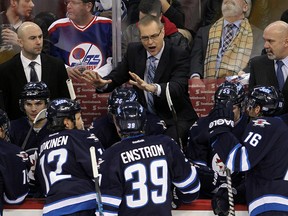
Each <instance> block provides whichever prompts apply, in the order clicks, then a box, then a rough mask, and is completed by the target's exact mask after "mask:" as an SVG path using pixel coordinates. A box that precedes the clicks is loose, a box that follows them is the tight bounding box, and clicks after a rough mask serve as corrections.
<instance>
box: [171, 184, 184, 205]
mask: <svg viewBox="0 0 288 216" xmlns="http://www.w3.org/2000/svg"><path fill="white" fill-rule="evenodd" d="M176 190H177V189H176V187H174V186H173V189H172V203H171V206H172V209H178V208H179V207H180V205H181V204H182V202H181V200H180V199H179V197H178V196H177V193H176Z"/></svg>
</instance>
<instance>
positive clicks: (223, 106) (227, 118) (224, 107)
mask: <svg viewBox="0 0 288 216" xmlns="http://www.w3.org/2000/svg"><path fill="white" fill-rule="evenodd" d="M209 118H210V124H209V133H210V137H211V138H213V137H214V136H217V135H218V134H220V133H223V132H229V131H231V129H232V128H233V127H234V113H233V105H232V103H231V102H230V101H228V102H226V103H224V102H223V103H217V104H216V105H215V107H214V108H213V109H212V111H211V112H210V113H209Z"/></svg>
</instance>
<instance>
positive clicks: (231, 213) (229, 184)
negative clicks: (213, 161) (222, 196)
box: [226, 167, 235, 216]
mask: <svg viewBox="0 0 288 216" xmlns="http://www.w3.org/2000/svg"><path fill="white" fill-rule="evenodd" d="M226 181H227V190H228V202H229V212H228V216H234V215H235V208H234V198H233V190H232V179H231V170H230V169H229V168H228V167H226Z"/></svg>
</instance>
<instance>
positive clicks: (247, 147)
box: [212, 117, 288, 216]
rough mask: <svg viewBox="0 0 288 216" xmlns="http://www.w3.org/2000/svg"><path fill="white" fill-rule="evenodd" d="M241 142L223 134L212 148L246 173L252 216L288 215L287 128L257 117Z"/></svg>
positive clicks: (227, 163)
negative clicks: (264, 213) (270, 212)
mask: <svg viewBox="0 0 288 216" xmlns="http://www.w3.org/2000/svg"><path fill="white" fill-rule="evenodd" d="M242 140H243V143H240V141H239V140H238V139H237V138H236V137H235V136H234V135H233V134H232V133H230V132H228V133H222V134H220V135H219V136H218V137H217V139H216V141H215V142H214V143H213V144H212V146H213V147H214V149H215V150H216V152H217V153H218V154H219V156H220V158H221V159H222V160H223V162H225V164H226V166H228V168H229V169H231V170H232V171H247V176H246V177H247V178H246V190H247V191H249V193H247V194H246V196H247V202H248V205H249V214H250V215H251V216H254V215H258V214H260V213H263V212H268V211H272V212H273V211H282V212H287V213H288V157H287V152H288V145H287V140H288V127H287V126H286V124H285V123H284V122H283V121H282V120H281V119H280V118H273V117H261V118H255V119H253V120H251V122H250V123H249V124H248V126H247V127H246V130H245V132H244V134H243V136H242Z"/></svg>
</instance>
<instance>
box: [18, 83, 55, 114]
mask: <svg viewBox="0 0 288 216" xmlns="http://www.w3.org/2000/svg"><path fill="white" fill-rule="evenodd" d="M49 97H50V91H49V89H48V87H47V85H46V83H44V82H42V81H41V82H29V83H27V84H26V85H24V87H23V91H22V92H21V93H20V100H19V106H20V109H21V110H22V111H24V102H25V100H45V103H46V104H47V103H48V102H49Z"/></svg>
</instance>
